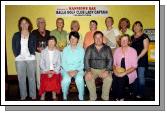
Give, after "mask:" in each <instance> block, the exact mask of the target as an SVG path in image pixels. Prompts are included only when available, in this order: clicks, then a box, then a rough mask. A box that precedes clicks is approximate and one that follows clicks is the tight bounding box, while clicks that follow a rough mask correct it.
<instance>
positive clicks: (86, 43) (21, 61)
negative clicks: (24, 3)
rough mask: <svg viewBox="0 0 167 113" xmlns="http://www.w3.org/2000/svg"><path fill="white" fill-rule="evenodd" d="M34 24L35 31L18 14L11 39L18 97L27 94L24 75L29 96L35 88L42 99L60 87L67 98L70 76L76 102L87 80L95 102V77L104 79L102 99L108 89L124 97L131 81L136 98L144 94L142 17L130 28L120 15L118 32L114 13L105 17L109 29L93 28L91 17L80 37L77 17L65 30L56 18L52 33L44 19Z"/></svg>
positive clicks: (106, 97)
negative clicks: (87, 28) (16, 24)
mask: <svg viewBox="0 0 167 113" xmlns="http://www.w3.org/2000/svg"><path fill="white" fill-rule="evenodd" d="M36 23H37V27H38V29H36V30H33V27H32V23H31V21H30V20H29V19H28V18H27V17H21V18H20V19H19V21H18V28H19V32H16V33H15V34H14V35H13V39H12V49H13V53H14V56H15V64H16V70H17V75H18V81H19V89H20V97H21V100H25V99H26V97H27V86H26V78H27V77H28V84H29V96H30V97H31V98H32V100H36V98H37V92H36V87H37V89H38V94H39V95H40V100H45V94H46V92H52V98H53V99H54V100H56V94H59V93H61V91H62V93H63V100H67V97H68V93H69V92H68V89H69V85H70V83H71V79H74V80H75V83H76V86H77V89H78V92H79V94H78V98H79V100H84V89H85V82H86V86H87V88H88V90H89V98H90V100H96V99H97V94H96V84H95V80H96V78H98V77H100V78H101V79H102V80H103V85H102V95H101V98H102V100H109V93H110V91H111V90H112V91H113V97H114V99H115V100H124V98H125V87H126V86H128V85H129V84H135V85H134V87H135V86H137V87H135V88H134V89H135V90H134V92H135V94H136V97H137V98H141V97H143V96H144V86H145V78H144V72H145V69H146V67H147V65H148V60H147V58H148V56H147V51H148V47H149V38H148V36H147V35H146V34H145V33H143V25H142V23H141V22H140V21H136V22H135V23H134V24H133V26H132V30H131V29H130V21H129V20H128V19H127V18H121V19H120V21H119V25H118V28H119V30H118V29H116V28H114V27H113V24H114V19H113V17H107V18H106V19H105V24H106V27H107V29H106V30H105V31H103V32H101V31H99V30H97V26H98V23H97V21H96V20H91V21H90V24H89V28H90V31H89V32H87V33H86V34H85V37H84V39H83V37H82V35H81V33H79V29H80V24H79V22H78V21H77V20H73V21H72V22H71V31H70V32H69V33H67V31H65V30H63V27H64V20H63V18H57V20H56V29H54V30H52V31H49V30H46V21H45V19H44V18H42V17H40V18H37V21H36ZM32 30H33V31H32Z"/></svg>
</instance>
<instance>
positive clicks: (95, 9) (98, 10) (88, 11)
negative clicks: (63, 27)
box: [56, 5, 108, 17]
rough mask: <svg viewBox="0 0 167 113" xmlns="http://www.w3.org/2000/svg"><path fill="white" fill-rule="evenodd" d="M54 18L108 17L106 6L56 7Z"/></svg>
mask: <svg viewBox="0 0 167 113" xmlns="http://www.w3.org/2000/svg"><path fill="white" fill-rule="evenodd" d="M56 16H58V17H63V16H105V17H107V16H108V8H107V7H106V6H85V5H83V6H58V7H56Z"/></svg>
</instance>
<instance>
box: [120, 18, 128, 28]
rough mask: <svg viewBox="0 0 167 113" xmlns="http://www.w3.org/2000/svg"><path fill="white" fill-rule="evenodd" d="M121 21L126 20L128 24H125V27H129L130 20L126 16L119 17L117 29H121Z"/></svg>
mask: <svg viewBox="0 0 167 113" xmlns="http://www.w3.org/2000/svg"><path fill="white" fill-rule="evenodd" d="M122 21H126V23H127V24H128V25H127V28H130V21H129V19H127V18H121V19H120V20H119V24H118V28H119V30H121V22H122Z"/></svg>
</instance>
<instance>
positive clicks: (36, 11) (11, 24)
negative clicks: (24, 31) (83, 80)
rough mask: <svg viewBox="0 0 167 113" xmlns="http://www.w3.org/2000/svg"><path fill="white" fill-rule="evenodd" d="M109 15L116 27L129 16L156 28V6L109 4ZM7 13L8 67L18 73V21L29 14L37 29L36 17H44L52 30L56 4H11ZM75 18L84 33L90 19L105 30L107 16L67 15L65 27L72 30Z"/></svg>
mask: <svg viewBox="0 0 167 113" xmlns="http://www.w3.org/2000/svg"><path fill="white" fill-rule="evenodd" d="M108 7H109V16H112V17H114V21H115V23H114V27H117V26H118V21H119V19H120V18H122V17H127V18H129V20H130V22H131V25H132V24H133V23H134V22H135V21H136V20H140V21H142V23H143V25H144V28H154V25H155V7H154V6H148V5H145V6H134V5H133V6H130V5H129V6H119V5H115V6H108ZM5 9H6V10H5V14H6V48H7V67H8V74H9V75H14V74H16V70H15V63H14V56H13V52H12V43H11V42H12V36H13V33H15V32H16V31H18V28H17V23H18V19H19V18H20V17H21V16H27V17H29V18H30V19H31V21H32V23H33V26H34V29H36V18H37V17H44V18H45V19H46V22H47V29H49V30H52V29H54V28H55V20H56V14H55V9H56V6H47V5H46V6H37V5H34V6H26V5H25V6H19V5H12V6H11V5H10V6H6V8H5ZM73 19H77V20H79V22H80V32H81V33H82V35H83V36H84V34H85V33H86V32H87V31H89V27H88V26H89V21H90V20H91V19H95V20H97V22H98V29H99V30H104V29H105V24H104V19H105V17H65V18H64V20H65V27H64V29H65V30H67V31H68V32H69V31H70V23H71V21H72V20H73Z"/></svg>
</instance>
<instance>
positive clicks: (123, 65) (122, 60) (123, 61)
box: [121, 57, 125, 68]
mask: <svg viewBox="0 0 167 113" xmlns="http://www.w3.org/2000/svg"><path fill="white" fill-rule="evenodd" d="M121 67H122V68H125V58H124V57H123V58H122V59H121Z"/></svg>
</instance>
